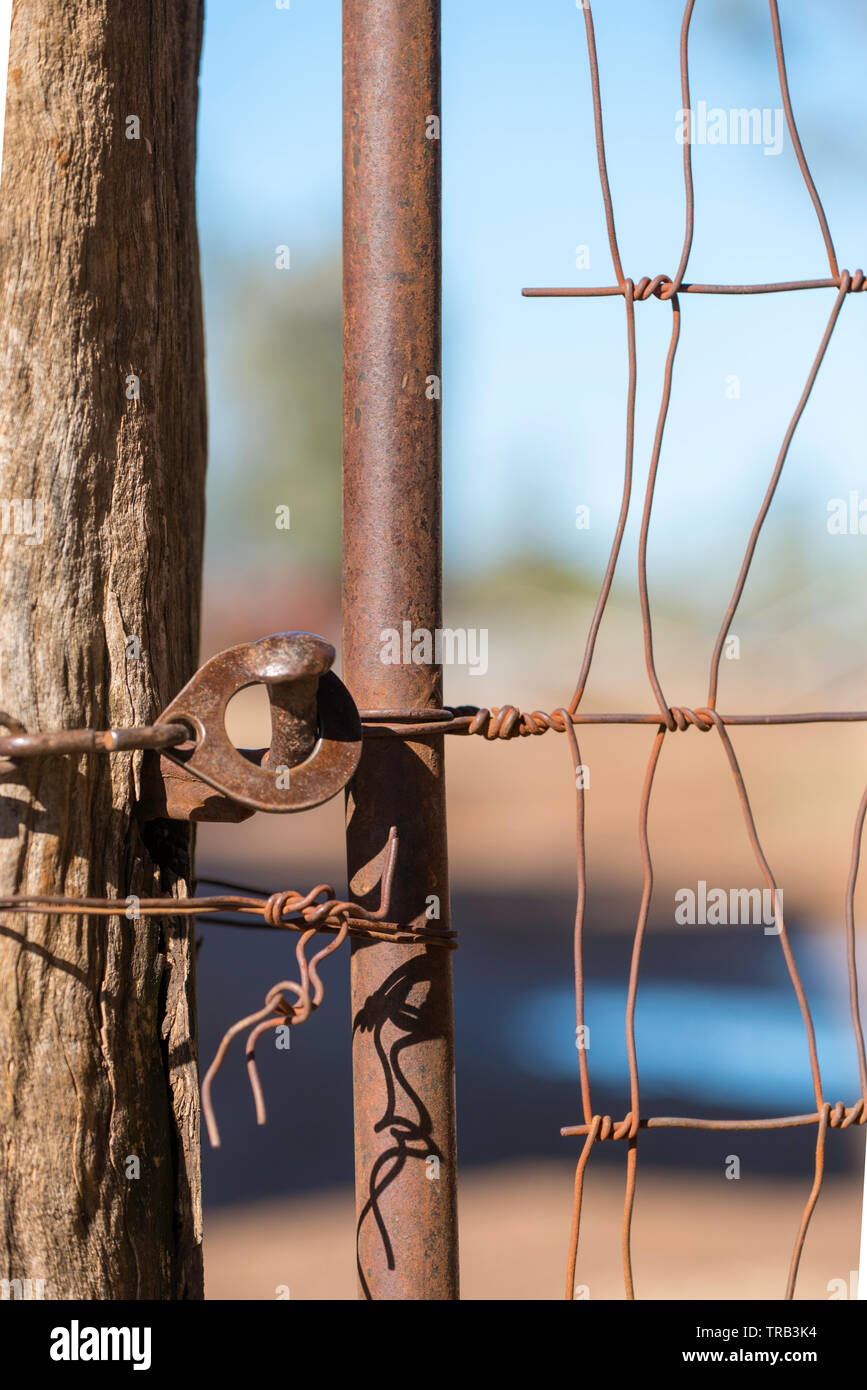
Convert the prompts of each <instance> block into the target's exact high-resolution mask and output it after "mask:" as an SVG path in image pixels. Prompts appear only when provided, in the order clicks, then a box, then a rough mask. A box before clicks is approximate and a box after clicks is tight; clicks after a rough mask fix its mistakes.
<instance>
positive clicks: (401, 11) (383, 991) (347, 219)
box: [343, 0, 458, 1300]
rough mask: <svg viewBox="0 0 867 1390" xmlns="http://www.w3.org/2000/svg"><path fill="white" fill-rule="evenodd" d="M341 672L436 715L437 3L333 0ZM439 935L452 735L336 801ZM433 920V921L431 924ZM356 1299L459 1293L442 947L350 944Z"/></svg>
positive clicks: (371, 854)
mask: <svg viewBox="0 0 867 1390" xmlns="http://www.w3.org/2000/svg"><path fill="white" fill-rule="evenodd" d="M343 40H344V77H343V95H344V114H343V122H344V124H343V139H344V146H343V170H344V248H343V250H344V347H343V353H344V355H343V369H344V444H343V449H344V474H343V488H344V492H343V501H344V505H343V515H344V523H343V524H344V533H343V556H344V559H343V603H344V610H343V611H344V633H343V669H344V677H345V679H346V681H347V683H348V685H349V686H350V688H351V689H352V691H353V693H354V696H355V698H356V700H357V703H359V704H360V705H363V706H364V707H366V708H368V709H395V708H396V709H401V710H415V709H418V710H424V709H430V708H432V707H434V708H438V707H439V706H440V705H441V704H442V673H441V670H440V669H439V668H438V667H436V666H432V665H412V664H407V665H390V664H384V663H383V660H382V659H381V652H382V644H383V637H382V633H383V630H384V629H386V628H393V629H396V630H397V631H402V624H403V622H405V621H409V622H410V623H411V624H412V627H413V629H416V628H425V629H428V630H429V631H431V632H433V631H434V630H435V629H436V628H438V627H440V626H441V619H442V599H441V569H442V563H441V421H440V401H439V399H438V395H439V393H438V391H436V390H435V389H431V385H432V384H431V378H432V377H436V378H437V379H438V378H439V376H440V371H441V368H440V352H441V347H440V343H441V316H440V299H441V252H440V216H441V178H440V140H439V130H438V128H437V123H436V122H433V121H431V120H430V118H431V117H436V118H437V120H438V119H439V116H440V5H439V0H344V5H343ZM392 825H395V826H397V830H398V834H399V836H400V844H401V853H400V862H399V864H398V866H397V870H396V875H395V882H394V885H393V889H392V898H391V916H392V918H393V920H394V921H396V922H398V923H400V924H401V925H403V926H405V927H412V928H414V929H421V930H423V929H424V928H425V925H426V923H428V922H429V924H430V926H431V927H433V928H438V929H440V930H442V929H447V928H448V926H449V896H448V865H447V855H446V833H445V783H444V769H443V739H442V736H441V735H439V734H436V733H434V734H425V735H424V736H423V737H419V738H418V739H417V740H414V739H410V740H406V741H404V740H394V741H391V740H388V741H386V740H376V741H374V742H371V743H368V745H367V746H366V747H365V748H364V751H363V754H362V759H361V763H360V765H359V768H358V771H357V773H356V776H355V779H354V782H353V783H352V784H351V786H350V789H349V793H348V799H347V855H348V865H349V881H350V892H351V894H352V896H353V898H354V900H355V901H357V902H360V903H362V904H365V905H366V904H368V903H370V902H373V901H374V900H375V898H376V895H377V891H378V890H377V889H376V884H377V882H378V879H379V875H380V871H381V867H382V863H383V858H384V854H385V847H386V843H387V838H388V831H389V827H390V826H392ZM434 911H438V912H439V916H438V918H433V917H432V916H431V917H430V918H429V916H428V913H429V912H431V913H432V912H434ZM352 1017H353V1078H354V1089H355V1140H356V1193H357V1222H358V1273H359V1292H360V1296H361V1297H363V1298H370V1299H396V1300H415V1299H424V1300H446V1299H456V1298H457V1297H458V1258H457V1193H456V1168H455V1111H454V1035H453V1014H452V979H451V952H449V951H443V950H437V949H435V947H432V946H431V947H429V946H425V945H423V944H421V945H419V944H405V945H397V944H392V943H390V942H367V941H362V940H356V941H353V945H352Z"/></svg>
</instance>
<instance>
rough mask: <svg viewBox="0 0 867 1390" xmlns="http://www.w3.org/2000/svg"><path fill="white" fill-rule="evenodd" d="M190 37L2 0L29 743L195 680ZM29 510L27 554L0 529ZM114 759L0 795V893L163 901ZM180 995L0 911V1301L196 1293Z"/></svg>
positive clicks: (20, 626)
mask: <svg viewBox="0 0 867 1390" xmlns="http://www.w3.org/2000/svg"><path fill="white" fill-rule="evenodd" d="M201 33H202V0H136V3H135V4H120V3H117V0H75V3H74V4H73V3H70V2H69V0H62V2H61V0H15V5H14V10H13V27H12V41H11V55H10V74H9V87H8V99H7V112H6V139H5V150H4V159H3V175H2V185H0V502H2V501H5V502H7V503H9V504H10V505H9V507H8V508H6V509H4V508H3V507H2V506H0V513H2V517H0V520H2V521H3V525H4V529H5V531H6V534H5V535H3V536H2V538H0V595H2V618H0V708H2V709H3V710H6V711H8V712H9V713H10V714H12V715H13V716H15V717H16V718H18V719H19V720H21V721H22V722H23V723H24V724H25V725H26V726H27V727H28V728H29V729H34V730H36V729H55V728H63V727H79V726H90V727H103V728H105V727H108V726H112V725H128V724H142V723H147V722H149V721H151V720H152V719H153V717H154V716H155V715H156V714H157V713H158V712H159V711H160V709H161V708H162V706H163V705H164V704H165V703H167V702H168V700H169V699H170V698H171V697H172V696H173V695H174V694H175V693H176V692H177V690H178V689H179V688H180V686H181V685H182V684H183V682H184V681H185V680H186V679H187V678H188V676H189V675H190V673H191V672H192V670H193V669H194V667H195V664H196V658H197V641H198V626H199V595H200V583H201V556H202V533H203V525H204V515H203V513H204V503H203V489H204V468H205V406H204V366H203V342H202V326H201V306H200V291H199V278H198V247H197V240H196V229H195V216H194V165H195V123H196V109H197V74H198V63H199V51H200V45H201ZM128 116H137V117H138V118H139V120H140V123H141V128H140V138H139V139H128V138H127V117H128ZM130 129H133V127H130ZM133 375H134V376H136V377H138V379H139V381H140V398H139V399H135V398H134V391H133V390H132V388H131V387H130V388H128V386H127V379H128V378H130V377H131V376H133ZM28 499H29V500H30V503H31V509H32V510H31V517H30V520H31V522H32V524H33V527H34V528H35V529H36V530H38V517H39V515H40V512H41V515H42V524H43V526H44V534H43V536H42V538H41V541H40V539H39V536H38V534H36V535H30V536H27V535H25V534H23V530H24V528H25V527H26V525H27V520H28V518H27V515H26V509H25V512H24V514H23V515H20V516H19V514H18V511H17V510H16V508H15V507H13V506H12V505H11V504H12V503H13V502H15V501H19V502H22V503H23V502H26V501H27V500H28ZM16 525H17V527H18V531H19V534H16V533H15V531H16ZM137 643H138V646H139V647H140V651H139V650H138V648H137ZM139 761H140V755H137V756H132V757H131V756H119V755H113V756H111V757H109V756H105V757H102V756H99V755H93V756H90V757H82V758H79V759H76V758H72V757H67V758H51V759H49V758H45V759H41V760H38V761H31V762H30V763H28V764H22V765H21V770H20V771H16V772H15V773H14V774H9V775H6V776H4V777H2V778H0V893H9V892H20V891H23V890H27V891H31V892H36V893H78V894H89V895H97V896H102V895H111V896H114V895H116V894H119V895H121V896H126V895H128V894H132V893H139V894H150V893H152V892H153V891H155V890H156V891H160V885H161V887H162V891H165V892H174V893H175V894H176V895H181V894H185V893H186V891H187V880H188V879H189V876H190V849H191V847H190V844H189V842H188V838H187V833H186V830H185V828H184V827H177V826H175V827H171V828H170V827H168V826H166V825H164V824H161V823H160V824H156V825H155V826H153V827H151V828H150V829H149V830H146V831H144V832H143V831H142V829H140V828H139V827H138V826H137V824H136V822H135V820H134V819H133V818H132V817H131V814H130V813H131V810H132V807H133V805H134V801H135V792H136V781H137V776H138V766H139ZM193 987H194V944H193V927H192V924H187V925H184V924H182V923H181V922H179V921H178V920H177V919H166V920H165V922H164V924H163V923H160V922H153V921H151V922H147V921H140V922H135V921H124V920H122V919H117V918H105V919H99V918H89V919H88V918H75V917H63V918H46V917H43V916H35V915H30V916H23V915H17V914H8V913H7V914H5V915H3V916H0V1278H8V1279H15V1278H20V1279H44V1280H45V1281H46V1288H45V1296H46V1298H53V1299H63V1298H160V1299H163V1298H197V1297H201V1293H202V1270H201V1210H200V1177H199V1107H198V1090H197V1076H196V1045H195V1007H194V996H193ZM133 1157H136V1158H138V1160H139V1162H140V1172H141V1175H140V1177H138V1178H135V1177H132V1176H128V1175H127V1174H128V1172H130V1173H131V1172H133V1171H134V1164H132V1163H131V1162H130V1159H131V1158H133Z"/></svg>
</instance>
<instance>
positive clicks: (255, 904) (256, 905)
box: [0, 827, 457, 1148]
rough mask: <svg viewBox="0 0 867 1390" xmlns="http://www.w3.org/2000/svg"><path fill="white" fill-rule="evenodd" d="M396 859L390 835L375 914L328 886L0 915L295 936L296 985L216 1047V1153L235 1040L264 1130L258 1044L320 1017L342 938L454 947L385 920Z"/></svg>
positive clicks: (40, 903)
mask: <svg viewBox="0 0 867 1390" xmlns="http://www.w3.org/2000/svg"><path fill="white" fill-rule="evenodd" d="M397 851H398V835H397V830H396V828H395V827H392V830H391V833H390V835H389V838H388V843H387V845H386V851H385V860H384V864H383V869H382V878H381V884H380V904H379V907H378V908H377V909H376V910H375V911H374V910H372V909H370V908H365V907H362V906H361V905H360V904H358V903H355V902H349V901H345V900H341V899H338V898H335V896H334V889H333V888H332V887H331V885H330V884H328V883H319V884H317V885H316V887H315V888H311V889H310V891H309V892H308V893H306V894H303V893H299V892H297V891H296V890H295V889H286V890H284V891H282V892H278V893H271V894H268V895H264V894H259V893H258V892H257V890H255V889H239V890H238V891H237V892H234V893H223V894H220V895H217V896H205V897H191V898H140V897H137V896H134V895H130V897H129V898H79V897H70V896H67V897H63V896H49V895H43V894H26V893H15V894H11V895H8V896H6V897H0V912H12V911H15V912H24V913H44V914H46V915H50V916H55V915H57V916H95V917H116V916H126V917H129V918H131V920H133V921H136V920H138V919H139V918H141V917H167V916H169V917H175V916H197V917H198V916H202V915H206V914H212V913H221V912H233V913H239V914H244V915H252V916H255V917H258V918H261V921H259V922H257V923H255V925H257V926H265V927H269V928H271V929H278V930H279V929H282V930H288V931H295V932H299V933H300V940H299V942H298V945H297V947H296V949H295V956H296V959H297V961H298V971H299V979H298V980H297V981H295V980H281V981H280V982H279V984H276V985H274V986H272V988H271V989H270V990H269V991H268V993H267V995H266V997H265V1005H264V1007H263V1008H262V1009H260V1010H258V1011H257V1012H256V1013H254V1014H250V1015H249V1017H247V1018H243V1019H241V1020H240V1021H239V1022H238V1023H235V1024H233V1026H232V1027H231V1028H230V1029H229V1030H228V1031H227V1033H226V1034H225V1036H224V1037H223V1039H222V1041H221V1042H220V1045H219V1047H218V1049H217V1052H216V1055H215V1057H214V1060H213V1062H212V1063H211V1065H210V1067H209V1068H208V1070H207V1072H206V1073H205V1077H204V1079H203V1082H202V1113H203V1114H204V1117H205V1124H206V1126H207V1130H208V1136H209V1138H210V1141H211V1144H212V1146H213V1147H214V1148H219V1146H220V1133H219V1129H218V1127H217V1121H216V1117H215V1114H214V1107H213V1102H212V1100H211V1090H212V1086H213V1082H214V1078H215V1076H216V1075H217V1072H218V1071H219V1070H220V1067H221V1066H222V1064H223V1061H224V1059H225V1056H226V1053H227V1052H228V1049H229V1047H230V1045H231V1043H232V1040H233V1039H234V1038H235V1037H237V1035H238V1034H239V1033H241V1032H243V1031H244V1030H245V1029H248V1028H249V1029H250V1033H249V1036H248V1038H247V1043H246V1049H245V1052H246V1059H247V1073H248V1076H249V1079H250V1087H251V1090H252V1092H253V1099H254V1102H255V1106H256V1118H257V1121H258V1123H259V1124H260V1125H261V1124H265V1121H266V1112H265V1100H264V1095H263V1092H262V1086H261V1082H260V1080H259V1073H258V1070H257V1067H256V1041H257V1039H258V1038H259V1037H260V1036H261V1035H262V1034H263V1033H264V1032H266V1031H267V1030H268V1029H270V1028H277V1027H280V1026H281V1025H283V1024H287V1025H289V1026H293V1025H295V1024H299V1023H303V1022H305V1020H306V1019H308V1018H309V1017H310V1015H311V1014H312V1013H313V1012H314V1010H316V1009H318V1007H319V1005H320V1004H321V1002H322V999H323V997H324V989H323V986H322V981H321V979H320V977H319V972H318V968H317V967H318V966H319V964H320V962H321V961H323V960H325V958H326V957H327V956H330V955H332V954H333V952H335V951H336V950H337V949H338V948H339V947H340V946H342V945H343V942H344V941H345V940H346V938H347V936H354V937H364V938H365V939H367V940H369V941H393V942H405V943H411V942H418V941H424V942H425V944H428V945H436V946H444V947H446V948H447V949H454V948H455V947H456V945H457V940H456V937H457V933H456V932H454V931H450V930H445V929H443V928H441V927H438V926H437V925H436V924H435V923H429V924H427V925H426V926H425V927H424V928H423V929H420V930H418V931H416V930H414V929H411V928H407V927H404V926H401V925H400V924H398V923H395V922H389V921H388V920H387V918H388V914H389V910H390V906H391V890H392V885H393V882H394V871H395V865H396V862H397ZM206 882H209V883H212V884H215V885H216V886H220V884H221V883H222V882H223V881H222V880H215V879H208V880H206ZM226 886H229V885H226ZM248 895H249V896H248ZM231 925H232V926H239V925H240V926H244V925H247V923H244V922H241V923H237V922H232V923H231ZM319 932H322V933H325V934H327V935H331V936H333V938H334V939H333V940H332V941H329V942H328V944H327V945H326V946H324V947H322V949H321V950H320V951H318V952H317V953H316V955H315V956H313V958H312V959H311V960H309V961H308V960H307V947H308V945H309V943H310V942H311V941H312V940H313V938H314V937H315V936H316V935H317V933H319ZM287 992H288V993H290V994H294V995H295V1003H294V1004H291V1003H289V1002H288V1001H287V1000H286V999H285V997H284V995H285V994H286V993H287Z"/></svg>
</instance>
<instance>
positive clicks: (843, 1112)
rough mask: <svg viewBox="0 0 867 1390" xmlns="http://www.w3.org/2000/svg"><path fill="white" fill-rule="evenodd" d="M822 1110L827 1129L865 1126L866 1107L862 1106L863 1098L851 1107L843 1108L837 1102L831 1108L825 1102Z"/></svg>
mask: <svg viewBox="0 0 867 1390" xmlns="http://www.w3.org/2000/svg"><path fill="white" fill-rule="evenodd" d="M823 1108H824V1111H825V1114H826V1117H827V1121H826V1122H827V1125H828V1128H829V1129H849V1127H850V1125H863V1124H867V1107H865V1105H864V1098H863V1096H862V1097H861V1099H860V1100H856V1102H855V1104H854V1105H851V1106H845V1105H844V1104H843V1102H842V1101H841V1100H838V1102H837V1104H836V1105H835V1106H833V1107H832V1106H831V1104H830V1102H829V1101H825V1105H824V1107H823Z"/></svg>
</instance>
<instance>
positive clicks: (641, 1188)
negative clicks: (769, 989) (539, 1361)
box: [205, 1163, 860, 1301]
mask: <svg viewBox="0 0 867 1390" xmlns="http://www.w3.org/2000/svg"><path fill="white" fill-rule="evenodd" d="M572 1179H573V1169H572V1167H571V1165H569V1164H560V1163H557V1164H554V1163H536V1164H529V1165H528V1164H520V1165H518V1164H513V1165H509V1164H506V1165H503V1166H502V1167H496V1168H489V1169H485V1170H482V1171H478V1170H476V1171H474V1172H471V1173H469V1174H466V1175H464V1176H463V1177H462V1179H461V1187H460V1231H461V1284H462V1297H463V1298H464V1299H495V1300H510V1299H517V1300H526V1299H559V1298H562V1297H563V1279H564V1276H565V1268H566V1255H567V1247H568V1239H569V1225H570V1215H571V1201H572ZM808 1192H809V1178H806V1179H805V1180H804V1181H799V1182H791V1181H779V1180H773V1181H755V1180H753V1181H751V1182H750V1183H749V1188H747V1186H746V1184H745V1183H743V1182H742V1181H740V1182H738V1181H729V1180H727V1179H726V1178H724V1177H723V1176H722V1175H720V1176H717V1177H713V1178H711V1177H706V1176H697V1175H694V1174H684V1173H677V1174H672V1175H666V1174H661V1173H659V1172H658V1171H653V1172H648V1173H645V1174H642V1173H641V1172H640V1169H639V1179H638V1190H637V1197H636V1206H635V1222H634V1227H633V1231H634V1235H633V1266H634V1272H635V1281H636V1294H637V1296H638V1297H639V1298H647V1299H651V1298H655V1299H694V1298H695V1299H712V1298H719V1299H726V1300H737V1299H779V1298H781V1297H782V1295H783V1293H784V1291H785V1285H786V1277H787V1272H788V1261H789V1258H790V1256H791V1251H792V1245H793V1242H794V1238H795V1234H796V1232H797V1229H798V1224H799V1221H800V1218H801V1213H802V1211H803V1207H804V1203H805V1201H806V1199H807V1195H808ZM859 1210H860V1185H859V1184H858V1183H857V1181H856V1180H855V1179H854V1178H853V1179H851V1180H834V1181H828V1182H827V1183H826V1185H825V1190H824V1192H823V1194H822V1197H821V1199H820V1202H819V1204H818V1206H817V1208H816V1211H815V1213H814V1216H813V1223H812V1226H811V1228H810V1233H809V1236H808V1238H807V1246H806V1250H805V1253H804V1257H803V1260H802V1264H801V1273H800V1278H799V1280H798V1293H797V1297H798V1299H799V1300H800V1299H827V1298H828V1297H829V1290H828V1284H829V1282H830V1281H831V1280H834V1279H843V1280H844V1281H845V1283H846V1286H847V1288H849V1287H850V1271H852V1270H854V1269H857V1266H858V1239H859V1235H858V1221H857V1216H858V1212H859ZM622 1211H623V1181H622V1176H620V1175H618V1174H617V1173H615V1172H612V1171H611V1170H605V1171H601V1172H600V1171H597V1172H593V1171H592V1169H591V1170H590V1171H589V1174H588V1178H587V1182H586V1187H585V1199H584V1211H583V1215H582V1229H581V1250H580V1259H579V1264H578V1283H580V1284H583V1285H586V1286H587V1287H588V1288H589V1297H590V1298H591V1300H592V1299H620V1298H623V1297H624V1294H623V1280H622V1273H621V1269H620V1223H621V1219H622ZM354 1259H355V1255H354V1201H353V1197H352V1194H351V1193H350V1192H339V1193H334V1194H332V1195H327V1196H312V1197H304V1198H299V1199H295V1200H293V1201H287V1202H269V1203H263V1204H261V1205H259V1206H249V1207H242V1208H233V1209H229V1210H222V1211H217V1212H215V1213H213V1215H211V1216H209V1218H208V1221H207V1223H206V1231H205V1292H206V1297H207V1298H210V1299H273V1298H274V1297H275V1296H276V1290H277V1289H278V1287H279V1286H280V1285H286V1286H288V1288H289V1290H290V1297H291V1298H293V1299H302V1300H313V1299H316V1300H319V1299H321V1300H323V1301H330V1300H333V1299H337V1300H340V1299H354V1298H355V1265H354Z"/></svg>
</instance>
